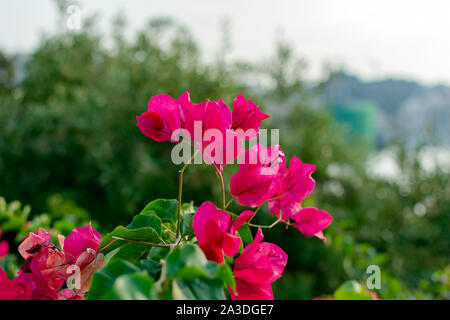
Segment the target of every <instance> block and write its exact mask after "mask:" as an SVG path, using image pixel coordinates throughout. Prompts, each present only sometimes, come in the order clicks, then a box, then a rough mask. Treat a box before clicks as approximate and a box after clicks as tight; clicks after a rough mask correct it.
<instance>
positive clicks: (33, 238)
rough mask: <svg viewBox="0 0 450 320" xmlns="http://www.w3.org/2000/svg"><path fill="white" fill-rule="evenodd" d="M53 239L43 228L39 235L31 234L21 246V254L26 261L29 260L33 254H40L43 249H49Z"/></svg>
mask: <svg viewBox="0 0 450 320" xmlns="http://www.w3.org/2000/svg"><path fill="white" fill-rule="evenodd" d="M51 238H52V235H51V234H50V233H48V232H47V231H45V230H44V229H43V228H39V230H38V233H34V232H30V234H29V235H28V237H26V238H25V240H24V241H22V243H21V244H20V245H19V253H20V254H21V256H22V257H23V258H24V259H27V258H29V257H31V256H32V255H33V253H36V252H39V250H40V248H41V247H48V246H49V245H50V240H51Z"/></svg>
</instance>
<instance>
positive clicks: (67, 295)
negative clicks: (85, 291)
mask: <svg viewBox="0 0 450 320" xmlns="http://www.w3.org/2000/svg"><path fill="white" fill-rule="evenodd" d="M58 300H84V297H83V296H82V295H79V294H77V293H76V292H75V291H73V290H72V289H63V290H61V291H60V292H58Z"/></svg>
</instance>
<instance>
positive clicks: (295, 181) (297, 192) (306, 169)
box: [269, 156, 316, 220]
mask: <svg viewBox="0 0 450 320" xmlns="http://www.w3.org/2000/svg"><path fill="white" fill-rule="evenodd" d="M315 169H316V166H314V165H312V164H306V163H302V162H301V161H300V159H299V158H297V157H296V156H293V157H292V159H291V162H290V163H289V169H288V171H287V172H286V175H285V176H284V177H283V179H282V180H281V181H282V182H281V183H280V187H279V189H278V191H277V192H276V194H275V197H280V198H277V199H274V200H271V201H269V210H270V211H271V212H272V213H274V214H275V215H276V216H277V217H280V214H281V217H282V219H283V220H286V219H287V218H291V217H292V216H293V215H294V214H296V213H297V212H298V211H299V210H300V209H301V208H302V206H301V204H302V200H304V199H305V198H306V197H307V196H309V195H310V194H311V192H312V191H313V189H314V186H315V181H314V179H313V178H312V177H311V174H312V173H313V172H314V171H315Z"/></svg>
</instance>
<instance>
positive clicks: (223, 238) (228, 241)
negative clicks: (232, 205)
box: [192, 202, 254, 263]
mask: <svg viewBox="0 0 450 320" xmlns="http://www.w3.org/2000/svg"><path fill="white" fill-rule="evenodd" d="M253 214H254V212H252V211H250V210H246V211H243V212H242V213H241V214H240V215H239V217H238V218H236V219H234V220H233V221H232V220H231V215H230V214H229V213H227V212H226V211H224V210H219V209H217V208H216V206H215V205H214V204H213V203H211V202H204V203H203V204H202V205H201V206H200V207H199V208H198V210H197V212H196V213H195V215H194V218H193V220H192V227H193V229H194V234H195V236H196V237H197V241H198V243H199V246H200V248H201V249H202V250H203V252H204V253H205V256H206V257H207V258H208V259H209V260H211V261H215V262H217V263H223V261H224V257H223V256H224V254H225V255H226V256H227V257H233V256H234V255H236V253H237V252H238V251H239V248H240V246H241V238H239V237H238V236H237V231H238V229H239V228H240V227H241V226H242V225H243V224H244V223H245V222H246V221H247V220H248V219H250V217H252V216H253Z"/></svg>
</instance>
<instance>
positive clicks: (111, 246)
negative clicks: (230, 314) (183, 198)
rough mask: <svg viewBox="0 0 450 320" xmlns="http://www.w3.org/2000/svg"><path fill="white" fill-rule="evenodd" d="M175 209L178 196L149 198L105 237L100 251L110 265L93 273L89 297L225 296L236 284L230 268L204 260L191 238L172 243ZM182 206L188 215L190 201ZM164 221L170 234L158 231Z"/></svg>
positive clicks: (190, 297) (201, 297) (189, 213)
mask: <svg viewBox="0 0 450 320" xmlns="http://www.w3.org/2000/svg"><path fill="white" fill-rule="evenodd" d="M177 207H178V203H177V200H164V199H158V200H155V201H152V202H150V203H149V204H148V205H147V206H146V207H145V208H144V210H142V211H141V213H140V214H138V215H136V216H135V217H134V218H133V221H132V222H131V223H130V224H129V225H128V226H127V227H123V226H119V227H117V228H115V229H114V230H113V231H112V232H111V233H109V234H107V235H106V236H105V237H104V238H103V241H102V243H101V244H100V247H99V249H98V250H99V252H101V253H103V254H106V260H107V263H108V264H107V266H106V267H105V268H103V269H101V270H100V271H98V272H97V273H96V274H95V275H94V277H93V279H92V282H91V289H90V292H89V295H88V299H118V300H120V299H125V300H128V299H159V298H160V299H225V297H226V296H225V291H226V290H227V288H228V286H230V287H231V288H235V283H234V277H233V272H232V270H231V268H230V266H229V265H228V264H227V263H224V264H221V265H219V264H216V263H214V262H210V261H208V260H207V259H206V257H205V255H204V254H203V251H202V250H201V249H200V248H199V246H198V245H193V244H190V243H189V241H190V240H191V239H189V237H188V238H185V241H184V243H182V242H181V241H178V242H177V244H174V241H176V240H177V239H175V238H174V237H173V236H172V234H171V233H173V231H174V230H176V229H175V228H176V223H177V220H176V216H177V215H176V212H177ZM182 207H183V209H184V210H183V216H185V215H191V212H190V211H191V210H192V209H193V205H192V203H190V204H183V206H182ZM173 210H175V216H174V215H173V214H172V213H173ZM174 217H175V220H173V219H172V218H174ZM163 221H167V222H165V228H167V230H170V231H171V233H167V234H164V232H162V228H161V226H162V225H163ZM186 242H187V243H186ZM168 243H170V244H168ZM155 278H159V280H158V281H157V282H156V283H155V282H154V280H153V279H155Z"/></svg>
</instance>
